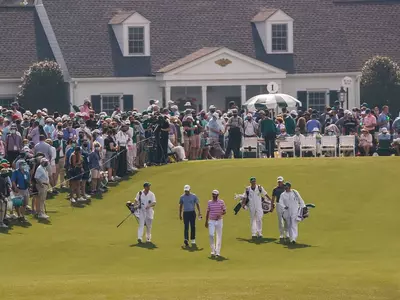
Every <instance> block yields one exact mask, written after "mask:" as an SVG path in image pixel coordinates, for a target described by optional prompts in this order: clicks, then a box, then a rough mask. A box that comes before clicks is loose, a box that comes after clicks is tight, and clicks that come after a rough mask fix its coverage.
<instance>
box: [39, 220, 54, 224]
mask: <svg viewBox="0 0 400 300" xmlns="http://www.w3.org/2000/svg"><path fill="white" fill-rule="evenodd" d="M37 221H38V223H40V224H44V225H51V221H50V220H46V219H37Z"/></svg>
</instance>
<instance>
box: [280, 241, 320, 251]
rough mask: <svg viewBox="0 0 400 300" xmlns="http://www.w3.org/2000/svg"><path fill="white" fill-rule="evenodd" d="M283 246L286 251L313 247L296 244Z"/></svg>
mask: <svg viewBox="0 0 400 300" xmlns="http://www.w3.org/2000/svg"><path fill="white" fill-rule="evenodd" d="M284 246H285V248H286V249H289V250H293V249H304V248H311V247H315V246H311V245H308V244H298V243H296V244H286V245H284Z"/></svg>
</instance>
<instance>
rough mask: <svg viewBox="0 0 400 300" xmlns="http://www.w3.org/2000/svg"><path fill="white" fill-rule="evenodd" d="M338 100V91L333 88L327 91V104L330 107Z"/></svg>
mask: <svg viewBox="0 0 400 300" xmlns="http://www.w3.org/2000/svg"><path fill="white" fill-rule="evenodd" d="M338 100H339V94H338V91H335V90H330V91H329V106H330V107H334V106H336V105H335V101H338Z"/></svg>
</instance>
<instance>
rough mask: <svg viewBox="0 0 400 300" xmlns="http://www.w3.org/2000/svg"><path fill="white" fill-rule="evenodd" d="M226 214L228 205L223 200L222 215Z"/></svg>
mask: <svg viewBox="0 0 400 300" xmlns="http://www.w3.org/2000/svg"><path fill="white" fill-rule="evenodd" d="M225 214H226V206H225V202H224V201H222V214H221V216H223V215H225Z"/></svg>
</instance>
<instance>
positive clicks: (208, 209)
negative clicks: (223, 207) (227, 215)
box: [205, 205, 210, 228]
mask: <svg viewBox="0 0 400 300" xmlns="http://www.w3.org/2000/svg"><path fill="white" fill-rule="evenodd" d="M209 217H210V206H209V205H208V207H207V213H206V224H205V226H206V228H208V218H209Z"/></svg>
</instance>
